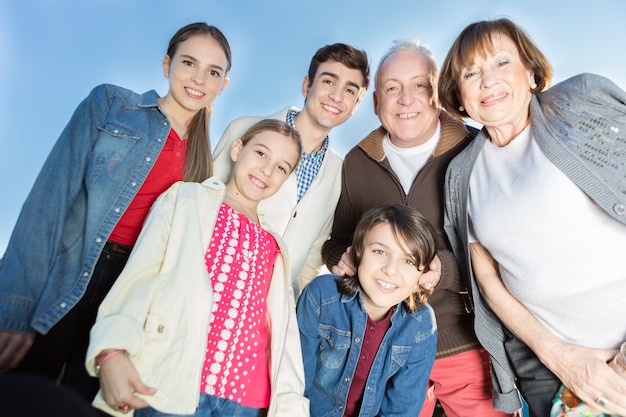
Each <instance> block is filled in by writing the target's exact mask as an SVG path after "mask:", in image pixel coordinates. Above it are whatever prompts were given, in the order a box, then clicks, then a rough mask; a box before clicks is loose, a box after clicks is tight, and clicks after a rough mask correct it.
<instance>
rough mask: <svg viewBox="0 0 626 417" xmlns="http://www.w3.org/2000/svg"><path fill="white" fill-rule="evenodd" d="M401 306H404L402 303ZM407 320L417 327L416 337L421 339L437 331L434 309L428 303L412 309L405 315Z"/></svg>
mask: <svg viewBox="0 0 626 417" xmlns="http://www.w3.org/2000/svg"><path fill="white" fill-rule="evenodd" d="M402 308H406V307H405V306H404V305H402ZM406 316H407V317H408V318H409V320H412V322H413V324H414V325H415V326H416V327H417V333H416V339H419V340H422V339H424V338H426V337H429V336H432V335H433V334H435V333H436V331H437V320H436V318H435V311H434V310H433V308H432V307H431V306H430V304H425V305H423V306H421V307H418V308H416V309H415V310H413V312H412V313H409V314H407V315H406Z"/></svg>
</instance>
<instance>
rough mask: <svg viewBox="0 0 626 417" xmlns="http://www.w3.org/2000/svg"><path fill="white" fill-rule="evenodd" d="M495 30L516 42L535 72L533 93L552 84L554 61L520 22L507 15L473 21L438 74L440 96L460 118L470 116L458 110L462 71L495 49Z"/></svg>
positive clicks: (459, 37) (445, 104)
mask: <svg viewBox="0 0 626 417" xmlns="http://www.w3.org/2000/svg"><path fill="white" fill-rule="evenodd" d="M495 34H499V35H504V36H507V37H508V38H510V39H511V40H512V41H513V43H514V44H515V45H517V49H518V52H519V55H520V58H521V60H522V63H523V64H524V66H526V68H528V69H529V70H531V71H532V72H533V73H534V74H535V83H536V84H537V87H536V88H534V89H532V92H533V93H535V92H540V91H543V90H545V89H546V88H548V87H549V86H550V82H551V81H552V65H550V62H549V61H548V59H547V58H546V57H545V55H544V54H543V53H542V52H541V51H540V50H539V48H538V47H537V46H536V45H535V43H534V42H533V41H532V39H531V38H530V37H529V36H528V35H527V34H526V32H524V30H523V29H522V28H521V27H520V26H518V25H516V24H515V23H513V22H512V21H511V20H509V19H507V18H501V19H496V20H483V21H480V22H475V23H471V24H470V25H468V26H467V27H465V29H463V31H462V32H461V33H460V34H459V36H458V37H457V38H456V40H455V41H454V43H453V44H452V47H451V48H450V51H449V52H448V55H447V56H446V58H445V60H444V61H443V64H442V66H441V72H440V74H439V100H440V101H441V104H442V105H443V107H444V108H445V109H446V110H447V111H448V113H450V114H451V115H453V116H455V117H457V118H459V119H462V118H464V117H468V114H467V112H466V111H465V110H463V111H460V110H459V106H461V100H460V98H461V97H460V93H459V86H458V84H459V80H460V78H461V71H463V69H464V68H467V67H469V66H472V65H473V64H474V58H475V57H476V54H481V55H482V56H485V55H486V54H487V52H488V51H492V50H493V43H492V37H493V36H494V35H495Z"/></svg>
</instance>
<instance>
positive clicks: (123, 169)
mask: <svg viewBox="0 0 626 417" xmlns="http://www.w3.org/2000/svg"><path fill="white" fill-rule="evenodd" d="M157 98H158V95H157V93H156V92H155V91H153V90H152V91H149V92H147V93H145V94H142V95H140V94H137V93H134V92H132V91H130V90H127V89H124V88H121V87H118V86H114V85H100V86H98V87H96V88H94V89H93V90H92V91H91V93H90V94H89V96H88V97H87V98H86V99H85V100H84V101H83V102H82V103H81V104H80V105H79V106H78V108H77V109H76V111H75V112H74V115H73V116H72V118H71V119H70V121H69V123H68V124H67V126H66V127H65V129H64V130H63V132H62V133H61V136H60V137H59V139H58V140H57V142H56V144H55V145H54V147H53V149H52V151H51V152H50V155H49V156H48V158H47V160H46V162H45V164H44V166H43V168H42V170H41V172H40V173H39V175H38V177H37V179H36V181H35V184H34V186H33V188H32V190H31V191H30V194H29V195H28V198H27V199H26V202H25V203H24V206H23V207H22V211H21V213H20V216H19V218H18V220H17V224H16V226H15V229H14V231H13V234H12V236H11V239H10V241H9V244H8V247H7V250H6V252H5V254H4V256H3V258H2V260H1V261H0V329H3V330H12V331H19V332H27V333H34V332H35V331H38V332H40V333H43V334H45V333H46V332H47V331H48V330H49V329H50V328H51V327H52V326H54V325H55V324H56V323H57V322H58V321H59V320H60V319H61V318H62V317H63V316H64V315H65V314H66V313H67V312H68V311H69V310H70V309H71V308H72V307H73V306H74V305H75V304H76V303H77V302H78V300H79V299H80V298H81V297H82V295H83V293H84V291H85V288H86V287H87V284H88V283H89V280H90V278H91V274H92V272H93V269H94V267H95V264H96V262H97V260H98V257H99V256H100V252H101V251H102V248H103V247H104V244H105V243H106V241H107V239H108V237H109V235H110V233H111V231H112V230H113V227H114V226H115V224H116V223H117V221H118V220H119V218H120V217H121V216H122V214H123V213H124V211H125V210H126V208H127V207H128V204H129V203H130V201H131V200H132V199H133V197H134V196H135V194H136V192H137V190H138V189H139V187H140V186H141V184H142V183H143V181H144V180H145V178H146V176H147V175H148V173H149V172H150V169H151V168H152V166H153V164H154V162H155V161H156V159H157V156H158V155H159V153H160V152H161V149H162V148H163V145H164V144H165V140H166V138H167V135H168V133H169V130H170V124H169V121H168V120H167V118H166V116H165V115H164V114H163V113H162V112H161V111H160V109H159V107H158V102H157Z"/></svg>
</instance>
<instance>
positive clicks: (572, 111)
mask: <svg viewBox="0 0 626 417" xmlns="http://www.w3.org/2000/svg"><path fill="white" fill-rule="evenodd" d="M530 116H531V129H532V132H533V135H534V137H535V140H536V142H537V144H538V145H539V147H540V148H541V150H542V151H543V153H544V154H545V155H546V157H547V158H548V159H549V160H550V161H551V162H552V163H553V164H554V165H555V166H556V167H557V168H559V169H560V170H561V171H562V172H563V173H564V174H565V175H567V176H568V177H569V178H570V179H571V180H572V181H573V182H574V183H575V184H576V185H577V186H578V187H580V188H581V189H582V190H583V191H584V192H586V193H587V194H588V195H589V196H590V197H591V198H592V199H593V200H594V201H595V202H596V203H597V204H598V205H599V206H600V207H601V208H602V209H603V210H604V211H606V212H607V213H608V214H609V215H610V216H612V217H614V218H616V219H617V220H619V221H620V222H622V223H624V224H626V92H624V91H623V90H621V89H620V88H619V87H617V86H616V85H615V84H614V83H613V82H611V81H610V80H608V79H606V78H604V77H601V76H598V75H593V74H580V75H577V76H575V77H572V78H570V79H568V80H566V81H563V82H561V83H559V84H556V85H555V86H553V87H552V88H550V89H549V90H547V91H545V92H543V93H540V94H537V95H534V96H533V97H532V100H531V103H530ZM487 140H489V135H488V134H487V131H486V130H485V129H483V130H482V131H481V132H480V133H479V134H478V136H476V138H475V139H474V141H473V143H471V144H470V145H469V146H468V147H467V148H466V149H465V150H464V151H463V152H462V153H460V154H459V155H458V156H457V157H456V158H455V159H454V160H453V161H452V162H451V163H450V165H449V167H448V171H447V174H446V184H445V191H446V218H445V229H446V233H447V234H448V238H449V239H450V243H451V245H452V250H453V251H454V254H455V256H456V257H457V259H458V261H459V265H465V268H463V267H462V268H461V273H462V274H463V276H464V278H465V279H466V280H467V281H468V288H470V291H471V292H472V300H473V303H474V309H475V325H474V327H475V331H476V335H477V337H478V339H479V341H480V342H481V344H482V345H483V346H484V347H485V349H487V351H489V353H490V355H491V363H492V369H493V383H494V406H495V408H496V409H499V410H503V411H506V412H513V411H515V410H517V409H518V408H520V407H521V402H520V399H519V393H518V390H517V387H516V385H515V374H514V372H513V369H512V367H511V365H510V363H509V361H508V359H507V356H506V352H505V350H504V332H503V324H502V323H501V322H500V320H499V319H498V317H497V316H496V315H495V314H494V313H493V312H492V311H491V309H490V308H489V307H488V306H487V304H486V302H485V300H484V299H483V298H482V297H481V295H480V293H479V291H478V288H477V286H476V282H475V280H474V277H473V274H472V270H471V268H470V267H469V263H468V260H470V259H469V245H468V237H467V230H468V214H467V203H468V193H469V180H470V175H471V172H472V168H473V166H474V163H475V161H476V158H477V157H478V155H479V153H480V151H481V149H482V146H483V144H484V143H485V141H487ZM582 251H583V249H581V253H582ZM470 261H471V260H470ZM625 284H626V283H625Z"/></svg>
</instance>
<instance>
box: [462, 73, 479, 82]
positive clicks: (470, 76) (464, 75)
mask: <svg viewBox="0 0 626 417" xmlns="http://www.w3.org/2000/svg"><path fill="white" fill-rule="evenodd" d="M476 74H477V72H476V71H465V72H464V73H463V74H462V77H463V79H464V80H469V79H470V78H472V77H474V76H475V75H476Z"/></svg>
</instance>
